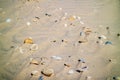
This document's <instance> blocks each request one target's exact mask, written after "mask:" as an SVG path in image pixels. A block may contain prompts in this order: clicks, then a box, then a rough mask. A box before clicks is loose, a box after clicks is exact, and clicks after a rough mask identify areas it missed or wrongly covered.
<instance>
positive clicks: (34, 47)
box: [30, 44, 38, 51]
mask: <svg viewBox="0 0 120 80" xmlns="http://www.w3.org/2000/svg"><path fill="white" fill-rule="evenodd" d="M30 50H34V51H35V50H38V45H37V44H32V45H31V46H30Z"/></svg>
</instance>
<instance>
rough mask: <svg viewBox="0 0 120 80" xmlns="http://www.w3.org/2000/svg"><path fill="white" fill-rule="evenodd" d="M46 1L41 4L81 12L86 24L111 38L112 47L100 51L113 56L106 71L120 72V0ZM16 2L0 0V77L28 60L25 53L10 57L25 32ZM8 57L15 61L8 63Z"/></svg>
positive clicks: (9, 78)
mask: <svg viewBox="0 0 120 80" xmlns="http://www.w3.org/2000/svg"><path fill="white" fill-rule="evenodd" d="M48 2H49V3H46V4H43V5H44V6H50V8H54V7H62V8H63V9H64V11H65V12H67V13H71V14H74V15H78V16H81V18H82V19H83V21H84V23H85V26H92V27H93V28H96V31H97V30H98V31H99V32H102V33H103V34H104V35H106V36H107V37H108V39H109V40H110V41H112V42H113V46H114V47H113V48H110V49H111V50H110V51H109V47H108V50H107V51H106V50H104V49H103V52H105V53H106V57H109V58H113V59H116V61H115V62H116V64H114V66H113V68H112V69H111V73H109V74H110V76H120V69H119V67H120V64H119V61H120V57H119V56H120V54H119V53H120V50H119V47H120V45H119V43H120V37H119V38H118V37H117V36H116V34H117V33H120V29H119V26H120V24H119V21H120V15H119V13H120V0H53V1H50V0H48ZM64 3H65V4H66V5H67V6H66V5H65V4H64ZM19 6H21V3H20V2H17V1H15V0H0V16H1V18H0V80H12V79H13V78H14V76H16V74H17V73H18V72H19V71H20V70H21V69H22V68H23V67H24V66H25V63H27V61H28V58H26V57H24V58H22V57H21V58H19V55H14V58H13V59H10V58H11V56H12V55H13V53H14V49H15V48H16V46H19V45H21V43H22V38H23V37H25V36H26V35H27V33H25V32H22V30H23V29H24V26H23V27H22V26H21V25H22V24H23V23H24V21H25V20H23V22H21V23H19V21H18V22H16V21H17V19H18V18H17V17H18V16H17V15H19V14H22V13H19V9H17V8H18V7H19ZM29 13H30V12H28V13H23V15H27V16H28V17H29ZM8 18H10V19H11V22H10V23H6V22H5V21H6V19H8ZM107 26H109V27H110V34H108V33H107V31H106V29H105V28H106V27H107ZM12 46H14V47H12ZM109 53H114V55H109ZM16 58H18V59H17V60H16ZM14 59H15V60H14ZM25 60H26V61H25ZM9 61H11V62H17V63H16V64H9ZM23 61H25V62H23ZM13 68H14V69H13Z"/></svg>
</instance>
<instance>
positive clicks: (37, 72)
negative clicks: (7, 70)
mask: <svg viewBox="0 0 120 80" xmlns="http://www.w3.org/2000/svg"><path fill="white" fill-rule="evenodd" d="M39 75H40V72H39V71H37V70H34V71H32V72H31V76H39Z"/></svg>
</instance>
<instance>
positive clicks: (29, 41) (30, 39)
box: [24, 37, 33, 44]
mask: <svg viewBox="0 0 120 80" xmlns="http://www.w3.org/2000/svg"><path fill="white" fill-rule="evenodd" d="M24 43H25V44H33V40H32V38H31V37H29V38H27V39H25V40H24Z"/></svg>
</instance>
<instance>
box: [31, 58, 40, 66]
mask: <svg viewBox="0 0 120 80" xmlns="http://www.w3.org/2000/svg"><path fill="white" fill-rule="evenodd" d="M30 64H35V65H39V64H40V63H39V62H38V61H37V60H35V59H32V60H31V61H30Z"/></svg>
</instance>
